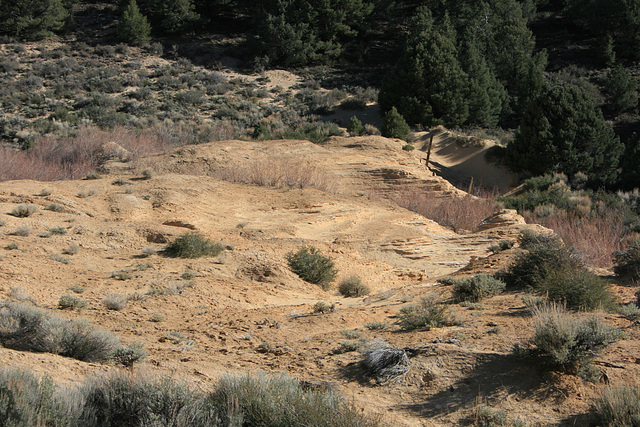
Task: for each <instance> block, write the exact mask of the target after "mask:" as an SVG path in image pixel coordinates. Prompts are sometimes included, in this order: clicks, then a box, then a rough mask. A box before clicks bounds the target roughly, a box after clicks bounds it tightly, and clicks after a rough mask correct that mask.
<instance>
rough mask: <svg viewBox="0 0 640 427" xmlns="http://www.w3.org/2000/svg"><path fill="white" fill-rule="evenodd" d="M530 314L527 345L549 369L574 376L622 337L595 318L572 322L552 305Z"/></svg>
mask: <svg viewBox="0 0 640 427" xmlns="http://www.w3.org/2000/svg"><path fill="white" fill-rule="evenodd" d="M532 311H533V320H534V327H535V333H534V335H533V337H532V338H531V340H530V341H531V343H532V344H534V345H535V346H536V348H537V350H538V352H539V353H540V354H541V355H543V356H546V357H548V358H549V360H550V361H551V364H552V365H555V366H559V367H561V368H564V369H566V370H567V371H569V372H571V373H574V374H575V373H578V370H579V369H580V368H583V367H584V366H585V365H588V364H589V363H590V362H591V359H592V358H593V357H594V356H595V354H597V352H599V351H600V350H602V349H604V348H605V347H607V346H608V345H609V344H611V343H614V342H616V341H618V340H619V339H620V338H622V337H623V334H622V332H621V331H620V330H619V329H618V328H616V327H614V326H611V325H608V324H606V323H603V322H602V321H601V320H600V319H599V318H597V317H592V318H589V319H586V320H584V321H578V320H575V319H574V318H573V317H571V316H570V315H569V314H568V313H567V312H566V310H565V309H564V308H563V307H562V306H561V305H558V304H555V303H552V304H550V305H545V306H542V307H537V308H533V309H532Z"/></svg>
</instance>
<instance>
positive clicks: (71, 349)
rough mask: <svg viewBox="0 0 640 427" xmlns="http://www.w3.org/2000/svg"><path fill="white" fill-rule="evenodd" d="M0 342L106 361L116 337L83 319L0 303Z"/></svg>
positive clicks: (25, 349) (84, 359)
mask: <svg viewBox="0 0 640 427" xmlns="http://www.w3.org/2000/svg"><path fill="white" fill-rule="evenodd" d="M0 344H2V345H3V346H4V347H7V348H11V349H14V350H19V351H34V352H49V353H54V354H60V355H62V356H66V357H72V358H74V359H78V360H83V361H89V362H93V361H103V360H108V359H110V358H111V356H112V355H113V352H114V351H115V349H116V348H117V345H118V339H117V338H116V337H115V336H114V335H113V334H112V333H111V332H107V331H104V330H100V329H97V328H95V327H93V326H91V325H90V324H89V323H88V322H86V321H74V320H64V319H62V318H60V317H57V316H53V315H49V314H48V313H46V312H45V311H44V310H40V309H36V308H34V307H31V306H28V305H24V304H18V303H7V302H3V303H0Z"/></svg>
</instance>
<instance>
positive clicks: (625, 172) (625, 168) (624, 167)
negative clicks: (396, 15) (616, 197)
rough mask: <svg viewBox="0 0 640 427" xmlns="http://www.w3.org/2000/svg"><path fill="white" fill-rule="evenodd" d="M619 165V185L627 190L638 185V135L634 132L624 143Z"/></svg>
mask: <svg viewBox="0 0 640 427" xmlns="http://www.w3.org/2000/svg"><path fill="white" fill-rule="evenodd" d="M620 166H621V167H620V170H621V171H620V187H622V189H623V190H627V191H631V190H633V189H634V188H638V187H640V135H637V134H635V133H634V134H633V135H632V136H631V138H629V140H628V141H627V143H626V144H625V150H624V156H623V157H622V161H621V162H620Z"/></svg>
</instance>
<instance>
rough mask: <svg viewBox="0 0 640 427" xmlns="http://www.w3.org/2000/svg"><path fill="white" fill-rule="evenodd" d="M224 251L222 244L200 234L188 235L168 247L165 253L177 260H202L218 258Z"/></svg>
mask: <svg viewBox="0 0 640 427" xmlns="http://www.w3.org/2000/svg"><path fill="white" fill-rule="evenodd" d="M223 250H224V246H222V245H221V244H220V243H213V242H212V241H210V240H209V239H207V238H206V237H204V236H203V235H201V234H199V233H186V234H183V235H182V236H180V237H178V238H177V239H176V240H174V241H173V242H171V243H170V244H169V245H167V247H166V248H165V250H164V252H165V253H166V254H167V255H169V256H172V257H176V258H201V257H208V256H217V255H219V254H220V253H221V252H222V251H223Z"/></svg>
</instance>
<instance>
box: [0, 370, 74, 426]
mask: <svg viewBox="0 0 640 427" xmlns="http://www.w3.org/2000/svg"><path fill="white" fill-rule="evenodd" d="M54 392H55V384H54V383H53V380H52V379H51V377H49V376H44V377H42V378H41V379H38V378H36V377H35V376H34V375H33V374H32V373H30V372H28V371H22V370H18V369H15V368H2V369H1V370H0V424H2V425H3V426H65V425H68V418H67V416H68V414H67V413H66V411H65V408H64V405H63V401H62V399H60V398H59V396H56V395H54Z"/></svg>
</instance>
